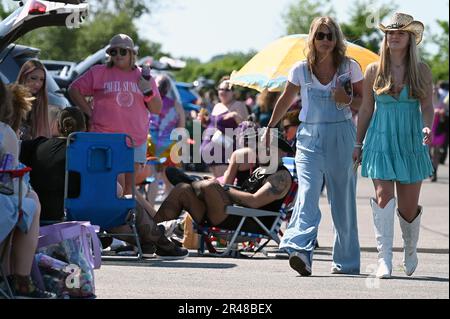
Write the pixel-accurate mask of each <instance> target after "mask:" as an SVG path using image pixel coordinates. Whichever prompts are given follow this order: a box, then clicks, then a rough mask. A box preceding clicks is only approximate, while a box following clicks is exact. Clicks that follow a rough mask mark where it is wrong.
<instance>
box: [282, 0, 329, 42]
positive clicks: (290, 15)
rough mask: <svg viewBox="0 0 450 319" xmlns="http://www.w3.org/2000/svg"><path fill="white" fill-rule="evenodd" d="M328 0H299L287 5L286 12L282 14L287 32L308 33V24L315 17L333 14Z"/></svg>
mask: <svg viewBox="0 0 450 319" xmlns="http://www.w3.org/2000/svg"><path fill="white" fill-rule="evenodd" d="M330 2H331V1H330V0H316V1H310V0H300V1H298V2H296V3H292V4H291V5H289V7H288V10H287V13H286V14H284V15H283V16H282V18H283V21H284V23H285V24H286V33H287V34H297V33H300V34H302V33H305V34H307V33H309V26H310V25H311V22H312V21H313V19H314V18H315V17H318V16H327V15H328V16H334V15H335V13H334V10H333V7H332V6H331V3H330Z"/></svg>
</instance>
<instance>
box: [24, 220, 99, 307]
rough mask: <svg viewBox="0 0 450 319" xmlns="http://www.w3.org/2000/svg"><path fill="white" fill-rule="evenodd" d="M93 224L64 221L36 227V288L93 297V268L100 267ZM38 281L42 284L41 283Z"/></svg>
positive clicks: (58, 294)
mask: <svg viewBox="0 0 450 319" xmlns="http://www.w3.org/2000/svg"><path fill="white" fill-rule="evenodd" d="M96 231H98V227H97V226H92V225H90V223H89V222H65V223H58V224H54V225H49V226H44V227H41V229H40V235H41V237H40V238H39V243H38V250H37V252H38V254H37V255H36V264H37V266H38V268H39V271H37V272H35V273H34V274H33V275H34V276H37V277H39V278H38V280H35V281H36V282H37V283H38V285H39V283H40V285H41V287H40V288H45V290H47V291H51V292H54V293H55V294H57V296H59V297H64V296H69V297H76V298H92V297H95V280H94V279H95V278H94V269H98V268H100V264H101V252H100V242H99V240H98V237H97V235H96ZM42 285H43V286H44V287H42Z"/></svg>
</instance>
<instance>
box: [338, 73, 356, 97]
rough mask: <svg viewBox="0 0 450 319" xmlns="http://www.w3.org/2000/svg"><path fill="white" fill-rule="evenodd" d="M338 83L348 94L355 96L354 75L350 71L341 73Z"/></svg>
mask: <svg viewBox="0 0 450 319" xmlns="http://www.w3.org/2000/svg"><path fill="white" fill-rule="evenodd" d="M337 80H338V83H339V84H340V85H341V86H342V87H343V88H344V90H345V93H347V95H348V96H353V85H352V77H351V73H350V72H346V73H344V74H341V75H339V76H338V78H337Z"/></svg>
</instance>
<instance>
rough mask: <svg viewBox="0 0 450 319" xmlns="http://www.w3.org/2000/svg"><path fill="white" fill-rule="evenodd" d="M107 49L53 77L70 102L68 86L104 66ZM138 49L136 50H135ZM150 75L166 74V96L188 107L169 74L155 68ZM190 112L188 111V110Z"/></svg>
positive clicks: (140, 64)
mask: <svg viewBox="0 0 450 319" xmlns="http://www.w3.org/2000/svg"><path fill="white" fill-rule="evenodd" d="M107 48H108V46H105V47H103V48H101V49H100V50H98V51H97V52H95V53H93V54H91V55H89V56H88V57H87V58H86V59H84V60H83V61H81V62H79V63H77V64H76V65H75V66H73V65H72V66H71V67H70V68H69V69H68V70H67V71H66V72H64V73H62V72H61V73H60V74H58V75H54V79H55V81H56V82H57V83H58V85H59V86H60V87H61V89H62V90H63V91H64V92H65V94H66V98H68V99H69V100H70V96H69V95H68V94H67V89H68V88H69V85H70V84H71V83H72V82H73V81H74V80H75V79H76V78H77V77H79V76H81V75H82V74H84V73H85V72H86V71H87V70H89V69H90V68H91V67H93V66H94V65H96V64H104V63H106V61H107V59H108V54H107V53H106V49H107ZM137 49H138V48H137ZM139 61H141V62H142V63H139V62H137V64H138V65H139V66H142V65H143V64H145V63H146V61H148V60H145V59H144V60H142V59H141V60H139ZM59 63H60V64H61V65H62V64H63V63H65V64H67V65H69V63H73V62H67V61H59ZM151 74H152V76H153V77H156V76H158V75H160V74H166V75H168V76H169V79H170V82H171V87H172V89H171V90H170V92H169V94H168V96H169V97H170V98H172V99H174V100H177V101H178V102H179V103H180V104H181V105H184V106H186V107H190V106H189V105H187V104H185V103H184V102H183V101H182V98H181V95H180V93H179V92H178V87H177V85H176V83H175V80H174V79H173V77H172V76H171V75H170V73H168V72H166V71H163V70H159V69H156V68H152V70H151ZM188 110H190V109H188Z"/></svg>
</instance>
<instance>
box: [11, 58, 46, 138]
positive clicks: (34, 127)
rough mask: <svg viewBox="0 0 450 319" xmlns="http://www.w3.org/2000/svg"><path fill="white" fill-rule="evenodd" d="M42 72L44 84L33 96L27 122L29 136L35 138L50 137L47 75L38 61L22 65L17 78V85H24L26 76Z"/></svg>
mask: <svg viewBox="0 0 450 319" xmlns="http://www.w3.org/2000/svg"><path fill="white" fill-rule="evenodd" d="M38 69H40V70H42V71H44V84H43V85H42V87H41V89H40V90H39V92H38V93H37V94H36V96H35V98H36V99H35V100H34V102H33V107H32V109H31V111H30V113H28V121H29V124H30V126H31V136H32V138H36V137H38V136H46V137H50V123H49V121H48V96H47V73H46V72H45V67H44V65H43V64H42V63H41V62H39V61H38V60H29V61H27V62H25V63H24V64H23V65H22V68H21V69H20V72H19V75H18V76H17V83H18V84H22V85H25V82H26V80H27V78H28V75H29V74H30V73H31V72H33V71H34V70H38Z"/></svg>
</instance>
